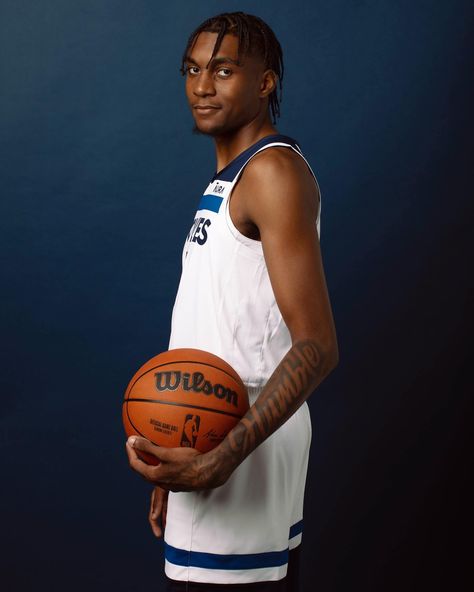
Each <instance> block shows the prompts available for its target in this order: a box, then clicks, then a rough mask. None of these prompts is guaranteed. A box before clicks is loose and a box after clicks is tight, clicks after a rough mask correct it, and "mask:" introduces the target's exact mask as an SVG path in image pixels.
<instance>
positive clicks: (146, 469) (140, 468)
mask: <svg viewBox="0 0 474 592" xmlns="http://www.w3.org/2000/svg"><path fill="white" fill-rule="evenodd" d="M125 450H126V451H127V455H128V462H129V465H130V467H131V468H132V469H133V470H134V471H136V472H137V473H139V474H140V475H142V477H145V479H147V480H148V481H151V480H152V478H153V471H152V469H153V467H151V466H150V465H147V464H146V463H145V462H143V461H142V459H141V458H140V457H139V456H138V455H137V453H136V452H135V450H134V449H133V448H132V447H131V446H130V444H129V442H128V441H127V444H126V446H125Z"/></svg>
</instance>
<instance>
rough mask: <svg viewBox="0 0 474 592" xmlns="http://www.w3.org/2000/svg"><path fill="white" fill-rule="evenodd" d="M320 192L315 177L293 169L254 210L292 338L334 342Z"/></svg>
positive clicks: (274, 287) (271, 277)
mask: <svg viewBox="0 0 474 592" xmlns="http://www.w3.org/2000/svg"><path fill="white" fill-rule="evenodd" d="M318 200H319V195H318V193H317V190H316V187H315V184H314V182H313V180H312V178H310V179H309V181H308V179H301V178H298V177H296V178H295V177H294V175H292V174H291V173H290V174H289V175H288V178H287V179H285V182H283V183H282V182H280V183H277V182H274V183H272V187H269V189H268V190H267V191H266V192H265V194H262V195H261V196H259V199H258V200H257V202H256V205H255V207H254V210H253V216H254V220H255V223H256V224H257V225H258V228H259V231H260V237H261V241H262V247H263V252H264V256H265V261H266V264H267V268H268V273H269V277H270V281H271V284H272V288H273V291H274V293H275V298H276V301H277V304H278V307H279V309H280V311H281V313H282V316H283V319H284V320H285V323H286V325H287V326H288V329H289V331H290V334H291V337H292V340H293V342H295V341H296V340H298V339H306V338H312V339H316V340H317V341H318V342H320V343H321V344H322V345H327V346H328V347H332V346H333V344H334V343H335V328H334V321H333V317H332V311H331V306H330V302H329V296H328V291H327V286H326V279H325V274H324V268H323V262H322V256H321V249H320V243H319V237H318V233H317V228H316V215H317V211H318Z"/></svg>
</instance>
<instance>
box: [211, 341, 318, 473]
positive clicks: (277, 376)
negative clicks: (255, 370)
mask: <svg viewBox="0 0 474 592" xmlns="http://www.w3.org/2000/svg"><path fill="white" fill-rule="evenodd" d="M325 374H326V372H325V368H324V364H323V356H322V355H321V352H320V349H319V346H318V344H317V343H316V342H314V341H312V340H306V341H299V342H297V343H295V344H294V345H293V347H292V348H291V349H290V351H289V352H288V353H287V355H286V356H285V357H284V358H283V360H282V361H281V363H280V364H279V365H278V367H277V368H276V370H275V372H274V373H273V374H272V376H271V378H270V380H269V381H268V383H267V384H266V386H265V387H264V389H263V391H262V393H261V394H260V396H259V398H258V399H257V401H256V402H255V404H254V405H253V406H252V407H251V408H250V409H249V411H248V412H247V413H246V415H245V416H244V417H243V418H242V420H241V422H240V423H239V424H237V426H236V427H235V428H234V429H233V430H232V431H231V432H230V433H229V434H228V437H227V438H226V440H225V441H224V443H225V445H224V447H223V450H222V452H223V453H224V454H226V453H227V454H231V455H232V456H234V457H235V456H236V455H237V457H238V458H239V461H241V460H243V459H244V458H245V457H246V456H247V455H248V454H250V452H252V450H254V449H255V448H256V447H257V446H258V445H259V444H260V443H261V442H263V440H265V439H266V438H267V437H268V436H270V435H271V434H272V433H273V432H274V431H275V430H276V429H277V428H279V427H280V426H281V425H282V424H283V423H284V422H285V421H286V420H287V419H288V418H289V417H290V416H291V415H292V414H293V413H294V412H295V411H296V410H297V409H298V407H300V406H301V405H302V404H303V402H304V401H305V400H306V399H307V397H308V396H309V395H310V394H311V392H312V391H313V390H314V389H315V388H316V386H317V385H318V384H319V383H320V382H321V380H322V379H323V378H324V376H325Z"/></svg>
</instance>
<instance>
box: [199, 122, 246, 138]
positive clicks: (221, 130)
mask: <svg viewBox="0 0 474 592" xmlns="http://www.w3.org/2000/svg"><path fill="white" fill-rule="evenodd" d="M238 128H239V126H234V127H229V126H227V127H226V126H224V125H209V126H203V125H201V126H200V125H198V124H197V123H196V122H194V128H193V134H198V135H199V134H202V135H204V136H213V137H216V136H225V135H227V134H229V133H232V132H234V131H235V130H237V129H238Z"/></svg>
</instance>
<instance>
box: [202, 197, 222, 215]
mask: <svg viewBox="0 0 474 592" xmlns="http://www.w3.org/2000/svg"><path fill="white" fill-rule="evenodd" d="M222 199H223V198H222V197H219V196H218V195H210V194H206V195H203V196H202V197H201V201H200V202H199V206H198V210H210V211H211V212H216V213H217V212H219V208H220V207H221V203H222Z"/></svg>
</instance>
